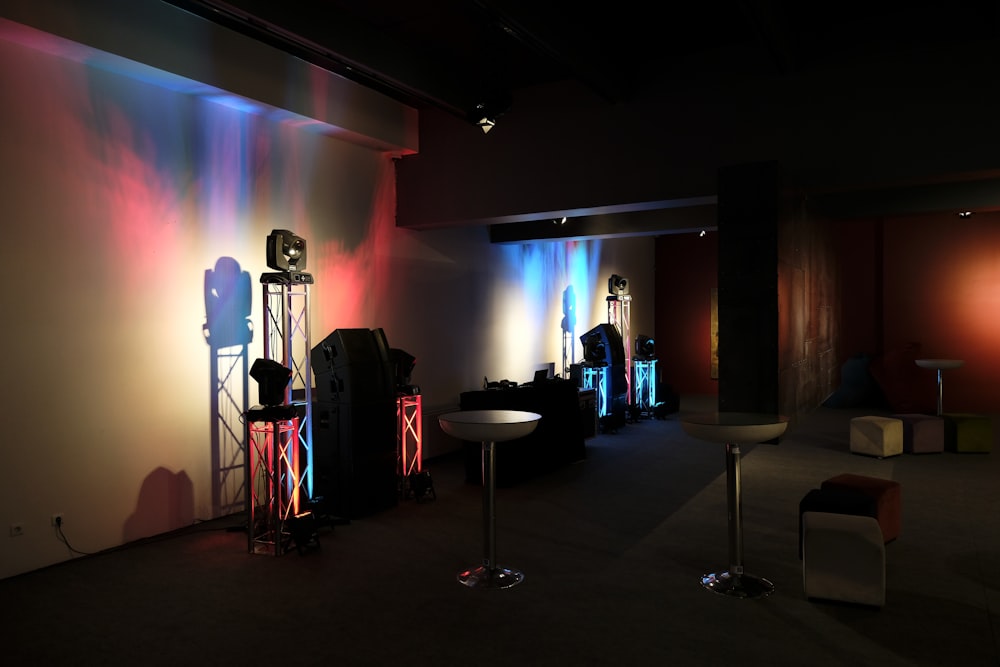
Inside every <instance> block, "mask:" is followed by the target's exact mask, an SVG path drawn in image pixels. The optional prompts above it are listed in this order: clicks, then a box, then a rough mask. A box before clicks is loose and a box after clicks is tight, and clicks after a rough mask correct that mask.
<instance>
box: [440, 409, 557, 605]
mask: <svg viewBox="0 0 1000 667" xmlns="http://www.w3.org/2000/svg"><path fill="white" fill-rule="evenodd" d="M539 419H541V415H539V414H537V413H534V412H521V411H518V410H464V411H461V412H451V413H448V414H445V415H441V416H440V417H439V418H438V421H439V423H440V424H441V429H442V430H443V431H444V432H445V433H447V434H448V435H451V436H454V437H456V438H459V439H460V440H472V441H476V440H478V441H480V442H481V443H482V444H483V562H482V564H481V565H479V566H477V567H474V568H470V569H468V570H463V571H462V572H459V573H458V581H459V583H461V584H464V585H465V586H468V587H470V588H510V587H511V586H516V585H517V584H519V583H521V582H522V581H524V573H523V572H521V571H520V570H515V569H513V568H509V567H501V566H499V565H497V558H496V556H497V554H496V532H497V517H496V443H497V442H500V441H504V440H514V439H516V438H521V437H524V436H526V435H528V434H529V433H531V432H532V431H534V430H535V427H536V426H537V425H538V420H539Z"/></svg>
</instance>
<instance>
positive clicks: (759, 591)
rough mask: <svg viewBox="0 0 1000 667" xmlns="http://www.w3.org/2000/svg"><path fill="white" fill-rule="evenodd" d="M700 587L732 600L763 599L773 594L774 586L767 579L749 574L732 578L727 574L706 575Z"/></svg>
mask: <svg viewBox="0 0 1000 667" xmlns="http://www.w3.org/2000/svg"><path fill="white" fill-rule="evenodd" d="M701 585H702V586H704V587H705V588H707V589H708V590H710V591H713V592H715V593H718V594H719V595H728V596H729V597H734V598H752V599H753V598H765V597H767V596H768V595H770V594H771V593H773V592H774V584H772V583H771V582H770V581H768V580H767V579H763V578H761V577H755V576H753V575H749V574H741V575H739V576H736V577H734V576H732V575H730V574H729V573H728V572H719V573H716V574H706V575H705V576H703V577H702V578H701Z"/></svg>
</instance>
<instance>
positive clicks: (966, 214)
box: [958, 211, 972, 218]
mask: <svg viewBox="0 0 1000 667" xmlns="http://www.w3.org/2000/svg"><path fill="white" fill-rule="evenodd" d="M958 217H960V218H971V217H972V211H959V213H958Z"/></svg>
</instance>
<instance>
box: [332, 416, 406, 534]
mask: <svg viewBox="0 0 1000 667" xmlns="http://www.w3.org/2000/svg"><path fill="white" fill-rule="evenodd" d="M312 419H313V432H312V434H313V443H312V446H313V469H314V470H313V487H314V491H313V495H314V496H321V497H322V498H323V501H324V506H325V507H326V508H327V511H328V512H330V513H331V514H334V515H336V516H340V517H343V518H347V519H356V518H358V517H363V516H367V515H371V514H374V513H376V512H379V511H382V510H385V509H389V508H391V507H394V506H395V505H396V504H397V502H398V499H399V486H398V484H399V480H398V476H397V473H396V457H397V454H396V405H395V402H392V403H388V402H381V403H369V404H367V405H347V404H339V403H329V402H317V403H313V414H312Z"/></svg>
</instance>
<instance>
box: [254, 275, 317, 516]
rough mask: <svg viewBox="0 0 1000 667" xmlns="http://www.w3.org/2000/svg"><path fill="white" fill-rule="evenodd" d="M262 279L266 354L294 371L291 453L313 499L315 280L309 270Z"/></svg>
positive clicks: (289, 400)
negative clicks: (311, 289)
mask: <svg viewBox="0 0 1000 667" xmlns="http://www.w3.org/2000/svg"><path fill="white" fill-rule="evenodd" d="M260 282H261V284H262V285H263V287H264V357H265V358H266V359H271V360H273V361H277V362H279V363H280V364H281V365H283V366H285V367H286V368H288V369H289V370H291V371H292V378H291V381H290V382H289V383H288V388H287V389H286V390H285V403H286V404H287V405H289V406H293V407H294V408H295V410H296V414H297V416H298V419H299V422H298V432H297V435H298V444H299V446H298V447H297V448H296V449H295V450H294V451H293V452H292V453H291V455H292V456H295V457H301V462H299V461H297V462H296V465H297V466H298V467H299V469H300V470H301V472H302V476H303V481H304V485H305V487H304V488H305V492H306V494H307V495H308V497H309V498H312V496H313V489H314V488H315V487H314V486H313V438H312V432H313V428H312V404H313V402H312V364H311V363H310V362H311V360H310V353H311V352H312V341H311V339H310V333H309V285H311V284H312V282H313V279H312V276H311V275H309V274H308V273H301V272H297V271H285V272H283V273H265V274H263V275H261V277H260Z"/></svg>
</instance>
